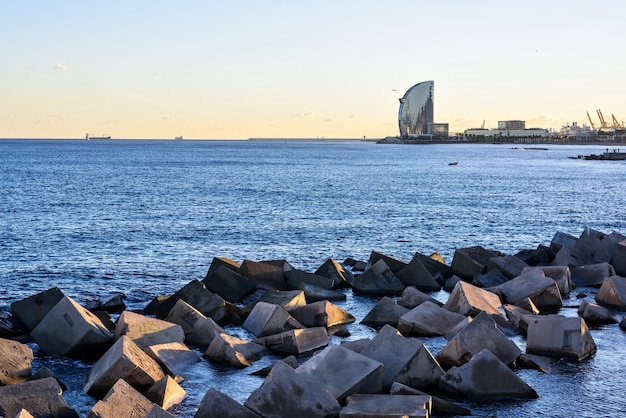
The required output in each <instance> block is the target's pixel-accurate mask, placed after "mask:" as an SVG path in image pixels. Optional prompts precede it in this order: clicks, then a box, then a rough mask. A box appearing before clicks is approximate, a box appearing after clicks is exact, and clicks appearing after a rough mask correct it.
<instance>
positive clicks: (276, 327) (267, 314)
mask: <svg viewBox="0 0 626 418" xmlns="http://www.w3.org/2000/svg"><path fill="white" fill-rule="evenodd" d="M243 328H244V329H245V330H246V331H248V332H251V333H252V334H254V335H255V336H257V337H265V336H267V335H274V334H279V333H281V332H284V331H289V330H292V329H302V328H305V327H304V325H302V324H301V323H300V322H299V321H297V320H296V319H295V318H294V317H292V316H291V315H290V314H289V312H287V311H286V310H284V309H283V308H281V307H280V306H278V305H274V304H272V303H267V302H258V303H257V304H256V305H255V306H254V308H253V309H252V312H250V314H249V315H248V317H247V318H246V320H245V321H244V323H243Z"/></svg>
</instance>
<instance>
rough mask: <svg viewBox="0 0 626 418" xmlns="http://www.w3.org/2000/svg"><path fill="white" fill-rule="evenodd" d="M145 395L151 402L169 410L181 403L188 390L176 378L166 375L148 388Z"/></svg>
mask: <svg viewBox="0 0 626 418" xmlns="http://www.w3.org/2000/svg"><path fill="white" fill-rule="evenodd" d="M143 395H144V396H145V397H146V398H147V399H148V400H149V401H150V402H152V403H155V404H157V405H159V406H160V407H161V408H163V409H164V410H168V409H171V408H173V407H174V406H176V405H178V404H180V403H181V402H182V401H183V400H184V399H185V398H186V397H187V392H186V391H185V389H183V388H182V387H181V386H180V385H179V384H178V382H177V381H176V380H175V379H173V378H172V377H170V376H165V377H164V378H163V379H161V380H159V381H158V382H156V383H155V384H154V385H152V387H150V388H149V389H147V390H146V391H145V392H144V393H143Z"/></svg>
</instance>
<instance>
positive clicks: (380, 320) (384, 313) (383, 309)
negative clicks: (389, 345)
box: [361, 287, 419, 328]
mask: <svg viewBox="0 0 626 418" xmlns="http://www.w3.org/2000/svg"><path fill="white" fill-rule="evenodd" d="M407 289H409V288H408V287H407ZM412 289H415V288H414V287H413V288H412ZM415 291H417V292H419V290H417V289H415ZM405 293H406V290H405ZM408 311H409V309H408V308H405V307H403V306H400V305H398V303H396V301H395V300H393V299H391V298H390V297H388V296H383V297H382V298H380V300H379V301H378V302H377V303H376V305H374V307H373V308H372V310H371V311H369V312H368V313H367V315H365V318H363V320H362V321H361V323H362V324H365V325H368V326H370V327H372V328H381V327H382V326H383V325H387V324H388V325H391V326H393V327H394V328H397V327H398V321H399V320H400V318H401V317H402V315H404V314H405V313H407V312H408Z"/></svg>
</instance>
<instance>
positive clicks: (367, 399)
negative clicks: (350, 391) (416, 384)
mask: <svg viewBox="0 0 626 418" xmlns="http://www.w3.org/2000/svg"><path fill="white" fill-rule="evenodd" d="M430 410H431V398H430V396H423V395H377V394H374V395H361V394H358V395H350V396H349V397H348V399H347V405H346V406H345V407H344V408H343V409H342V410H341V415H340V417H341V418H371V417H376V418H387V417H389V418H396V417H406V418H428V417H430Z"/></svg>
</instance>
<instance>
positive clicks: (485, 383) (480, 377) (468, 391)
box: [439, 349, 539, 401]
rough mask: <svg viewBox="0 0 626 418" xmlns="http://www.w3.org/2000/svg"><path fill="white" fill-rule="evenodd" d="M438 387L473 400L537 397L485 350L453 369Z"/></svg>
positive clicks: (532, 390)
mask: <svg viewBox="0 0 626 418" xmlns="http://www.w3.org/2000/svg"><path fill="white" fill-rule="evenodd" d="M439 385H440V387H441V388H442V389H443V390H446V391H448V392H451V393H455V394H460V395H462V396H464V397H466V398H469V399H474V400H490V401H502V400H513V399H535V398H537V397H539V395H538V394H537V392H535V390H534V389H533V388H531V387H530V386H529V385H528V384H526V383H525V382H524V381H523V380H522V379H520V378H519V377H518V376H517V375H516V374H515V373H514V372H513V371H512V370H511V369H510V368H509V367H508V366H507V365H506V364H504V363H503V362H502V361H500V360H499V359H498V357H497V356H495V355H494V354H493V353H491V352H490V351H489V350H488V349H484V350H481V351H480V352H479V353H476V354H475V355H474V356H473V357H472V359H471V360H470V361H469V362H468V363H466V364H464V365H462V366H460V367H452V368H451V369H450V370H448V372H447V373H446V375H445V376H444V377H443V378H442V379H441V382H440V384H439Z"/></svg>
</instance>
